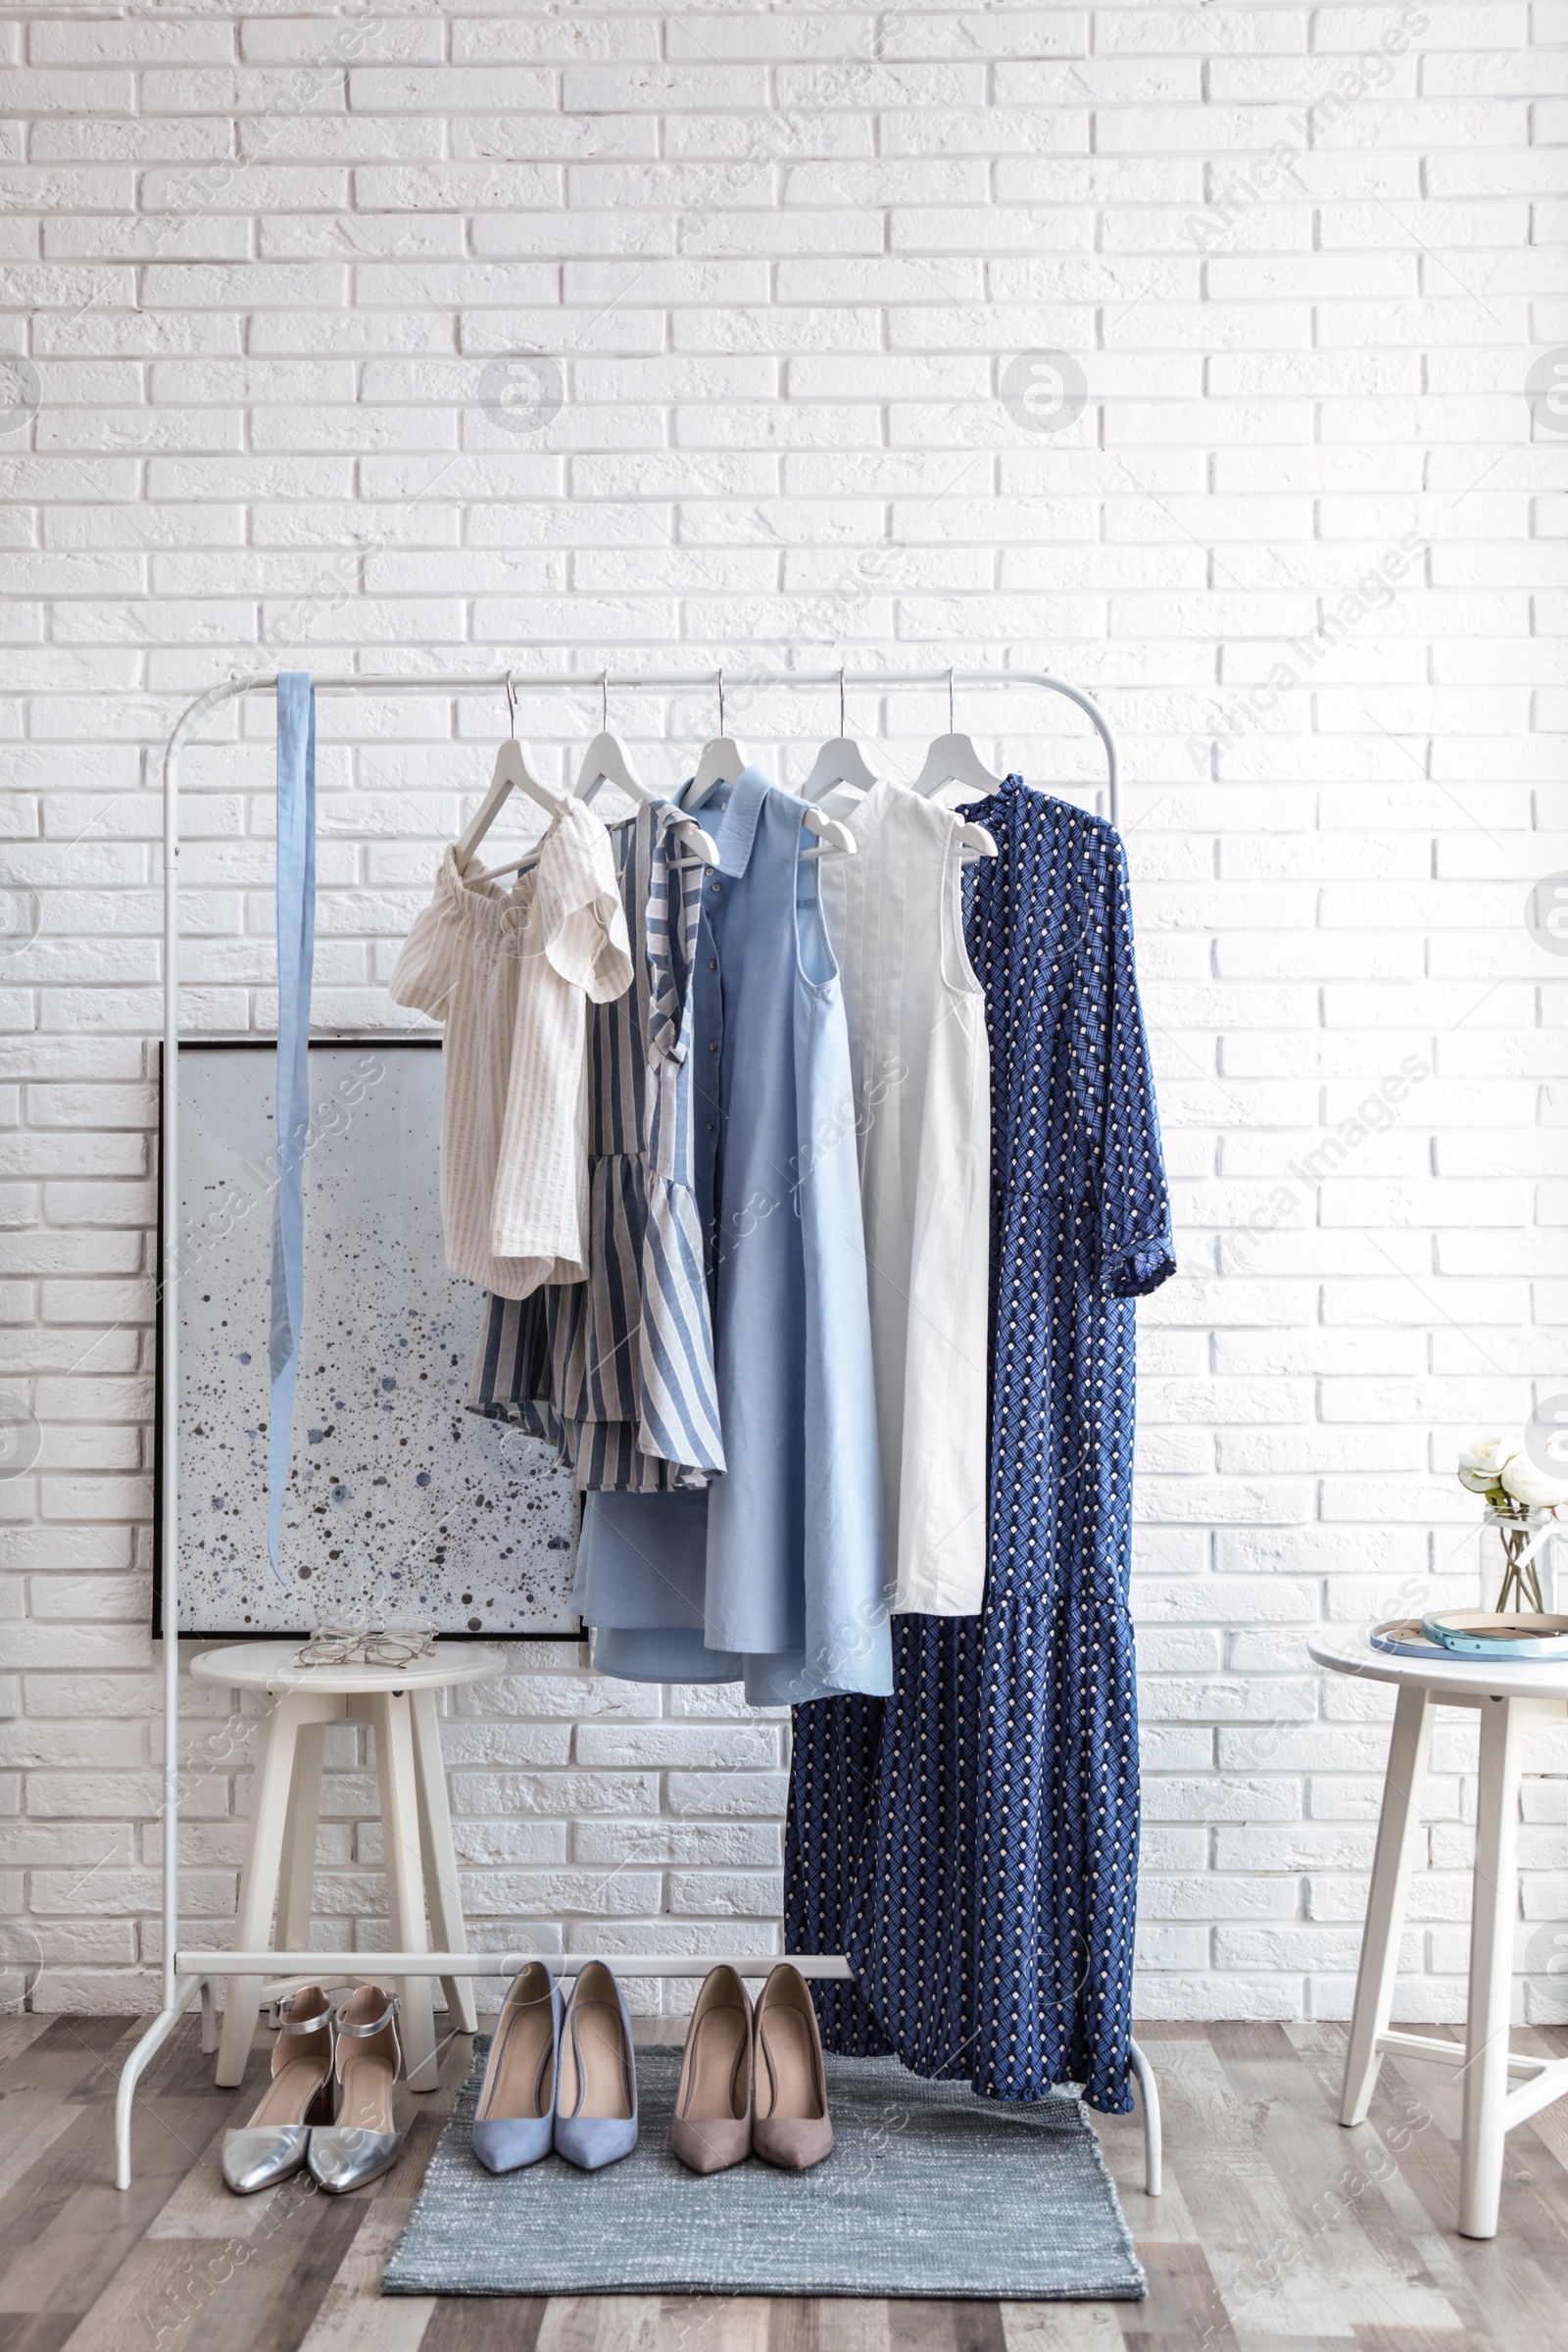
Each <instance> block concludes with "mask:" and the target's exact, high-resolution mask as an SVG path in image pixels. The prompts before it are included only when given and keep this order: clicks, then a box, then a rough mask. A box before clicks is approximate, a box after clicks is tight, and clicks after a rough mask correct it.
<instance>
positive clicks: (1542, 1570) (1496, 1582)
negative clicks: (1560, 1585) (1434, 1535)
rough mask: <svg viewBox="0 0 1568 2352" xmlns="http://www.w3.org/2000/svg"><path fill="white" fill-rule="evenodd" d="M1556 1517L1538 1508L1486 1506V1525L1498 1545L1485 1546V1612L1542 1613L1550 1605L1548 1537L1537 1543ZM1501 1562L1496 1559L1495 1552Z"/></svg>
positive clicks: (1551, 1512)
mask: <svg viewBox="0 0 1568 2352" xmlns="http://www.w3.org/2000/svg"><path fill="white" fill-rule="evenodd" d="M1555 1516H1556V1514H1555V1512H1553V1511H1551V1510H1547V1509H1544V1508H1542V1507H1541V1506H1539V1505H1537V1506H1533V1507H1532V1506H1530V1505H1527V1504H1525V1503H1522V1502H1515V1503H1510V1504H1509V1505H1508V1507H1507V1508H1506V1509H1499V1508H1498V1507H1497V1505H1496V1504H1495V1503H1489V1504H1488V1506H1487V1526H1488V1527H1489V1528H1495V1529H1496V1531H1497V1536H1498V1539H1499V1541H1498V1544H1495V1545H1494V1544H1492V1543H1491V1542H1490V1541H1489V1542H1488V1543H1487V1544H1486V1545H1485V1547H1484V1553H1483V1561H1482V1569H1481V1605H1482V1607H1483V1608H1484V1609H1507V1610H1512V1611H1521V1610H1523V1611H1544V1612H1546V1613H1547V1614H1549V1613H1550V1610H1551V1605H1552V1574H1551V1567H1550V1560H1551V1542H1552V1540H1551V1538H1550V1537H1549V1536H1546V1537H1545V1538H1544V1539H1543V1540H1541V1541H1540V1542H1538V1541H1537V1539H1538V1538H1539V1537H1540V1536H1541V1531H1542V1529H1543V1528H1546V1527H1550V1526H1551V1524H1552V1522H1553V1520H1554V1518H1555ZM1499 1550H1500V1552H1501V1555H1502V1556H1501V1559H1500V1561H1499V1559H1498V1556H1497V1554H1498V1551H1499Z"/></svg>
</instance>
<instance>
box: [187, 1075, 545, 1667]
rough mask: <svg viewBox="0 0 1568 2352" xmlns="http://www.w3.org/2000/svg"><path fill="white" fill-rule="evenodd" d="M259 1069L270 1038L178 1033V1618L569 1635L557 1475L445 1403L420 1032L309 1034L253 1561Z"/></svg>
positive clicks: (264, 1331)
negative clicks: (306, 1133) (344, 1619)
mask: <svg viewBox="0 0 1568 2352" xmlns="http://www.w3.org/2000/svg"><path fill="white" fill-rule="evenodd" d="M274 1072H275V1057H274V1054H273V1050H272V1048H271V1046H270V1045H268V1044H258V1045H254V1046H252V1045H249V1044H244V1045H237V1046H212V1045H193V1046H185V1047H182V1048H181V1049H180V1055H179V1192H180V1207H179V1309H180V1313H179V1328H180V1340H179V1389H180V1404H179V1586H180V1590H179V1627H180V1631H181V1633H187V1634H201V1635H219V1634H222V1635H239V1634H274V1635H275V1634H292V1633H305V1632H308V1631H310V1630H311V1629H312V1628H313V1627H315V1626H317V1625H319V1624H321V1623H323V1622H326V1621H327V1620H329V1619H331V1618H333V1617H334V1616H340V1615H341V1614H342V1613H344V1612H345V1611H348V1612H353V1611H365V1610H368V1611H369V1612H371V1613H372V1614H373V1615H376V1616H380V1617H395V1618H405V1619H406V1618H410V1617H414V1618H422V1619H424V1620H425V1621H426V1622H429V1623H433V1624H434V1625H435V1626H437V1627H438V1629H439V1630H440V1631H441V1632H442V1633H448V1634H481V1635H489V1636H492V1637H493V1636H496V1635H505V1634H514V1635H519V1636H530V1637H532V1638H534V1639H537V1638H538V1637H539V1636H540V1635H542V1634H551V1633H567V1632H575V1630H576V1628H577V1623H578V1621H577V1617H576V1615H575V1612H574V1611H573V1610H572V1608H571V1606H570V1597H569V1596H570V1589H571V1580H572V1571H573V1565H574V1552H575V1544H576V1528H577V1504H576V1498H575V1495H574V1494H573V1491H572V1484H571V1478H570V1474H569V1472H567V1471H564V1470H563V1469H561V1467H560V1466H559V1465H558V1463H557V1461H556V1458H555V1455H554V1452H553V1451H552V1449H551V1448H550V1447H549V1446H544V1445H542V1444H541V1443H540V1442H539V1440H537V1439H535V1438H530V1437H526V1436H524V1435H523V1434H522V1432H520V1431H518V1430H515V1429H513V1428H510V1427H509V1426H507V1425H506V1424H503V1423H498V1422H492V1421H488V1420H485V1419H483V1418H481V1417H480V1416H478V1415H476V1414H473V1413H470V1412H468V1411H467V1409H466V1403H465V1398H466V1393H467V1385H468V1372H469V1365H470V1361H471V1357H472V1351H473V1346H474V1341H475V1337H476V1335H477V1332H478V1327H479V1320H480V1313H481V1306H482V1294H481V1293H480V1292H479V1291H477V1290H476V1289H475V1288H474V1286H473V1285H472V1284H471V1283H467V1282H461V1281H458V1280H456V1279H455V1278H454V1277H453V1276H452V1275H451V1274H449V1273H448V1271H447V1263H446V1252H445V1250H444V1247H443V1244H442V1236H441V1209H440V1198H439V1184H440V1172H439V1157H438V1154H439V1142H440V1133H441V1053H440V1048H439V1046H436V1045H434V1044H426V1043H424V1042H422V1041H421V1042H418V1043H411V1042H398V1043H375V1042H372V1043H369V1044H363V1045H342V1044H320V1045H313V1046H312V1047H311V1051H310V1081H311V1085H310V1101H311V1128H310V1138H309V1142H308V1145H307V1149H306V1153H305V1176H304V1192H305V1320H304V1325H303V1328H302V1332H301V1339H300V1358H299V1387H298V1393H297V1396H296V1398H295V1407H294V1446H293V1458H292V1467H291V1471H290V1477H289V1484H288V1489H287V1492H286V1495H285V1498H284V1505H283V1521H282V1538H281V1544H280V1547H279V1562H278V1568H277V1570H275V1571H274V1569H273V1567H272V1564H271V1562H270V1559H269V1557H268V1550H267V1450H268V1434H267V1433H268V1406H269V1377H268V1331H269V1323H270V1296H271V1290H270V1268H271V1232H272V1199H273V1190H274V1183H275V1160H274V1144H275V1136H274V1129H273V1099H274V1098H273V1088H274ZM168 1254H169V1253H168V1250H167V1245H166V1252H165V1255H166V1264H167V1261H168Z"/></svg>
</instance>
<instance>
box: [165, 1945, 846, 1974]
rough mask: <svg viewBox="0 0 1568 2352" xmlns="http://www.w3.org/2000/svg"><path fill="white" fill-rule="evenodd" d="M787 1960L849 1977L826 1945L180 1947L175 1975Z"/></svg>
mask: <svg viewBox="0 0 1568 2352" xmlns="http://www.w3.org/2000/svg"><path fill="white" fill-rule="evenodd" d="M786 1959H787V1960H788V1961H789V1962H790V1964H791V1966H792V1967H795V1968H798V1969H799V1970H800V1972H801V1974H802V1976H803V1977H819V1978H820V1977H832V1978H848V1977H849V1976H851V1974H852V1973H853V1972H852V1970H851V1968H850V1964H849V1962H848V1960H846V1959H843V1958H842V1957H841V1956H840V1955H839V1954H837V1953H833V1954H829V1953H826V1952H804V1953H803V1952H702V1953H697V1954H692V1953H690V1952H615V1951H609V1952H183V1951H181V1952H176V1953H175V1954H174V1973H175V1975H176V1976H178V1977H190V1978H199V1977H308V1978H312V1979H315V1978H318V1977H329V1978H333V1979H336V1978H341V1977H356V1978H367V1977H377V1978H379V1977H515V1975H516V1973H517V1971H518V1970H519V1969H520V1968H526V1967H527V1965H528V1963H529V1962H530V1960H541V1961H543V1963H544V1965H545V1967H546V1968H548V1969H550V1970H551V1971H552V1972H553V1973H554V1974H556V1975H559V1976H565V1977H570V1976H575V1975H576V1973H577V1972H578V1970H579V1969H583V1968H586V1967H587V1965H588V1963H589V1961H590V1960H603V1961H605V1962H606V1963H607V1964H608V1965H609V1966H610V1967H612V1968H614V1969H617V1970H618V1971H619V1973H620V1974H621V1975H622V1976H623V1977H706V1976H707V1974H708V1972H709V1970H710V1969H711V1968H732V1969H734V1970H735V1972H736V1974H737V1975H738V1976H742V1977H765V1976H766V1975H767V1972H768V1970H769V1969H770V1968H776V1967H777V1965H778V1963H779V1962H780V1961H781V1960H786Z"/></svg>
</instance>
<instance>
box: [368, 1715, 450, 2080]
mask: <svg viewBox="0 0 1568 2352" xmlns="http://www.w3.org/2000/svg"><path fill="white" fill-rule="evenodd" d="M373 1705H374V1709H375V1714H374V1722H375V1760H376V1766H377V1770H378V1772H379V1774H380V1781H381V1846H382V1851H383V1852H384V1854H385V1857H386V1893H387V1909H388V1910H389V1911H390V1913H391V1915H392V1942H393V1945H394V1947H395V1948H396V1949H397V1950H398V1951H402V1952H427V1951H428V1950H429V1948H430V1946H429V1942H428V1939H427V1938H426V1936H425V1932H424V1865H423V1862H422V1860H421V1858H420V1853H419V1800H418V1794H417V1787H416V1783H415V1773H414V1726H413V1722H412V1719H411V1715H410V1710H409V1700H408V1694H407V1692H406V1691H386V1692H381V1693H377V1695H376V1697H375V1699H374V1701H373ZM403 2053H404V2066H405V2071H406V2075H407V2080H408V2084H409V2088H410V2089H411V2090H434V2089H435V2087H436V2083H437V2081H438V2076H437V2072H436V2052H435V2023H434V2018H433V2014H432V2011H431V2005H430V1980H429V1978H428V1977H405V1978H404V1979H403Z"/></svg>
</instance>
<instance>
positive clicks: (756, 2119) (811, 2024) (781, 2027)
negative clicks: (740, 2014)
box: [752, 1963, 833, 2173]
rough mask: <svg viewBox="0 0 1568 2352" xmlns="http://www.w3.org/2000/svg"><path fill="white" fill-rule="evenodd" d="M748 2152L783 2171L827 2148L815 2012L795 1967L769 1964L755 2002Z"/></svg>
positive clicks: (801, 2166)
mask: <svg viewBox="0 0 1568 2352" xmlns="http://www.w3.org/2000/svg"><path fill="white" fill-rule="evenodd" d="M753 2075H754V2084H753V2091H752V2097H753V2100H754V2102H755V2113H754V2115H753V2118H752V2148H753V2151H754V2152H755V2153H756V2154H757V2155H759V2156H760V2157H762V2158H764V2159H765V2161H766V2162H767V2163H769V2164H776V2165H778V2166H780V2167H781V2168H782V2170H783V2171H785V2172H787V2173H809V2171H810V2169H811V2167H812V2165H813V2164H820V2163H821V2161H822V2159H823V2157H824V2156H830V2155H831V2154H832V2152H833V2125H832V2122H831V2120H830V2118H829V2116H828V2112H827V2076H826V2071H825V2069H824V2067H823V2065H822V2036H821V2034H819V2033H818V2032H817V2030H816V2011H815V2010H814V2009H813V2008H812V2006H811V1996H810V1994H809V1992H808V1991H807V1989H806V1979H805V1978H804V1977H803V1976H802V1974H801V1972H800V1970H799V1969H798V1968H791V1967H789V1965H788V1964H787V1963H786V1964H785V1965H783V1966H781V1967H779V1968H775V1969H774V1971H773V1973H772V1975H771V1976H770V1977H769V1978H768V1980H767V1983H766V1984H765V1985H763V1986H762V1991H761V1997H760V2000H759V2001H758V2004H757V2039H756V2059H755V2062H754V2066H753Z"/></svg>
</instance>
